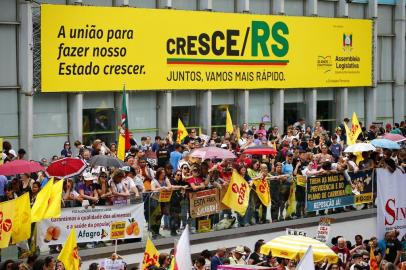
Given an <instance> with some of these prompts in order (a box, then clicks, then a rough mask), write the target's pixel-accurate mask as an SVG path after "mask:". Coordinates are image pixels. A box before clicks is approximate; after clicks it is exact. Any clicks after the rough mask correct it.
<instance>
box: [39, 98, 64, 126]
mask: <svg viewBox="0 0 406 270" xmlns="http://www.w3.org/2000/svg"><path fill="white" fill-rule="evenodd" d="M66 98H67V96H66V94H64V93H58V94H50V93H47V94H35V96H34V134H58V133H68V109H67V107H68V106H67V101H66Z"/></svg>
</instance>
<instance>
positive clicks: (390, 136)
mask: <svg viewBox="0 0 406 270" xmlns="http://www.w3.org/2000/svg"><path fill="white" fill-rule="evenodd" d="M383 138H384V139H388V140H391V141H394V142H401V141H404V140H406V138H405V137H403V136H402V135H400V134H393V133H386V134H385V135H383Z"/></svg>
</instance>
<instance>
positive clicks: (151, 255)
mask: <svg viewBox="0 0 406 270" xmlns="http://www.w3.org/2000/svg"><path fill="white" fill-rule="evenodd" d="M158 258H159V252H158V250H157V249H156V247H155V245H154V243H152V241H151V240H150V239H149V238H148V239H147V243H146V245H145V252H144V259H143V260H142V268H141V270H146V269H147V268H148V267H149V266H151V265H156V266H159V263H158Z"/></svg>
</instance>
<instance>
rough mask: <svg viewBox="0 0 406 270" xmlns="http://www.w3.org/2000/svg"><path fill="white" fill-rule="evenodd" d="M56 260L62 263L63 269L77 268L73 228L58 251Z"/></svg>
mask: <svg viewBox="0 0 406 270" xmlns="http://www.w3.org/2000/svg"><path fill="white" fill-rule="evenodd" d="M58 260H59V261H61V262H62V263H63V265H64V266H65V270H79V260H80V258H79V254H78V245H77V244H76V234H75V230H74V229H71V231H70V233H69V236H68V238H67V239H66V241H65V244H64V245H63V248H62V250H61V253H59V256H58Z"/></svg>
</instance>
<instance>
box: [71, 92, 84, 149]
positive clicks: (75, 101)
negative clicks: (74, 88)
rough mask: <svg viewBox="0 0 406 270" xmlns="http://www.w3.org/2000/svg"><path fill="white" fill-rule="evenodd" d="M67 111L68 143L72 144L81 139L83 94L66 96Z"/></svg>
mask: <svg viewBox="0 0 406 270" xmlns="http://www.w3.org/2000/svg"><path fill="white" fill-rule="evenodd" d="M68 111H69V115H68V126H69V141H70V142H71V144H73V142H74V141H76V140H79V141H82V138H83V125H82V121H83V94H79V93H72V94H68ZM76 154H78V153H76Z"/></svg>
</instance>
